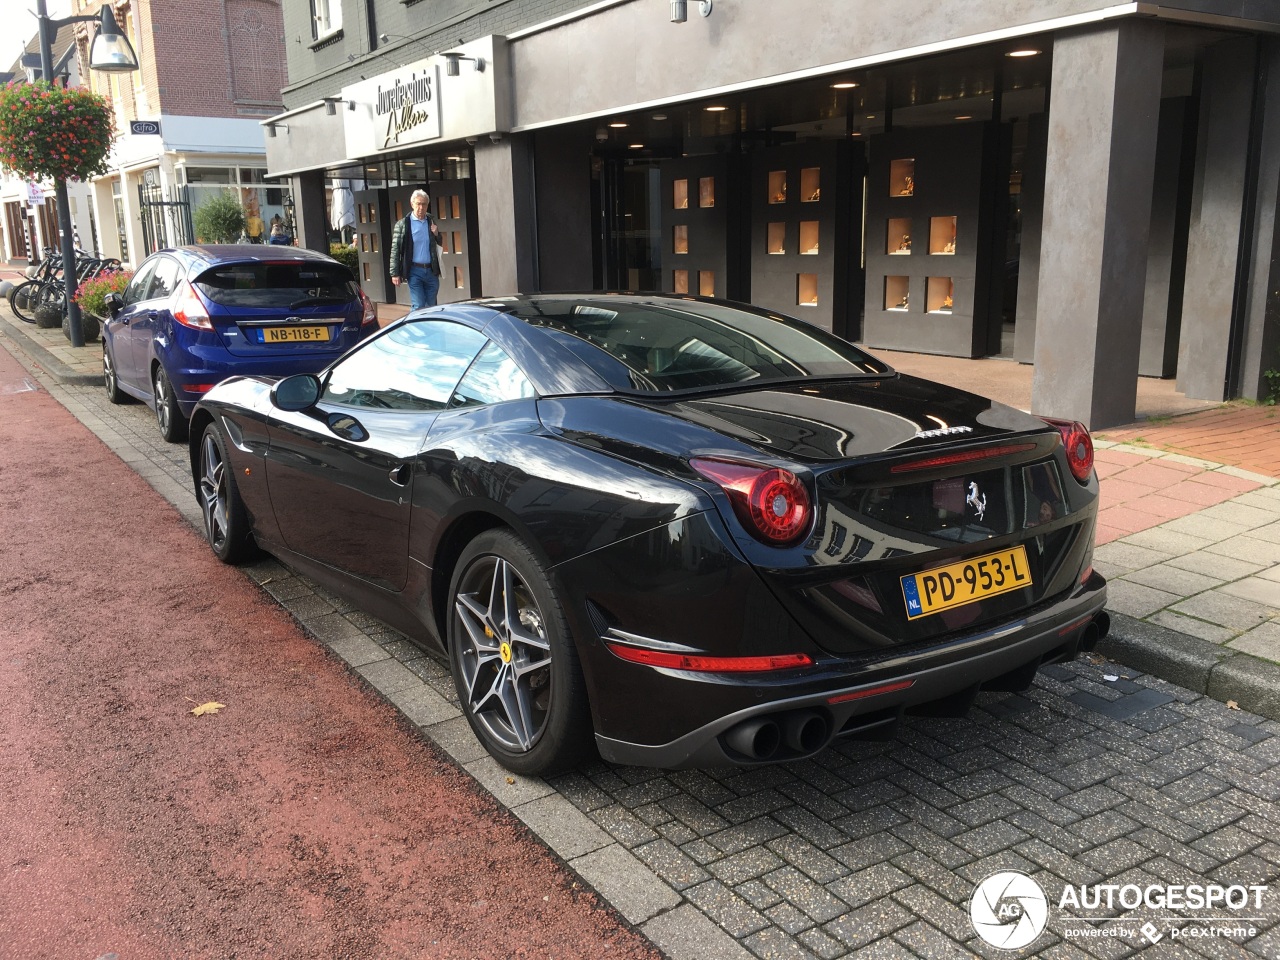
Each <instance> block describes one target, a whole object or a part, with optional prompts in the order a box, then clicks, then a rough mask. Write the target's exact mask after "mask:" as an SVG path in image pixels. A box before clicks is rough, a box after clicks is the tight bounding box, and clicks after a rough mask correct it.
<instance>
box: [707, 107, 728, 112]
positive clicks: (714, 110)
mask: <svg viewBox="0 0 1280 960" xmlns="http://www.w3.org/2000/svg"><path fill="white" fill-rule="evenodd" d="M705 109H706V111H707V113H723V112H724V111H725V110H728V109H729V108H728V107H715V106H713V107H707V108H705Z"/></svg>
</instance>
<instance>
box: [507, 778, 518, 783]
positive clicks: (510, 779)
mask: <svg viewBox="0 0 1280 960" xmlns="http://www.w3.org/2000/svg"><path fill="white" fill-rule="evenodd" d="M515 782H516V778H515V777H507V783H515Z"/></svg>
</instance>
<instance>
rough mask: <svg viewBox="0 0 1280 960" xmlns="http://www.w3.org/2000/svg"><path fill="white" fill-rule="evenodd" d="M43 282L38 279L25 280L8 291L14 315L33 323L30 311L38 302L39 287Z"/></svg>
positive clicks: (33, 318) (32, 314)
mask: <svg viewBox="0 0 1280 960" xmlns="http://www.w3.org/2000/svg"><path fill="white" fill-rule="evenodd" d="M42 286H43V284H42V283H41V282H40V281H39V280H27V281H25V282H23V283H20V284H18V285H17V286H16V287H14V288H13V289H12V290H10V291H9V306H10V307H12V308H13V312H14V315H15V316H16V317H17V318H18V319H19V320H22V321H24V322H26V323H35V322H36V318H35V314H34V313H32V311H33V310H35V308H36V306H37V305H39V303H40V289H41V287H42Z"/></svg>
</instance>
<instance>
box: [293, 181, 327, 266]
mask: <svg viewBox="0 0 1280 960" xmlns="http://www.w3.org/2000/svg"><path fill="white" fill-rule="evenodd" d="M290 179H291V181H292V185H293V218H294V221H295V224H294V226H295V228H296V229H297V231H298V236H297V238H296V239H297V242H298V246H300V247H306V248H307V249H309V250H319V251H320V252H321V253H328V252H329V211H328V209H326V207H325V202H324V171H323V170H307V171H305V172H304V173H297V174H294V175H293V177H291V178H290Z"/></svg>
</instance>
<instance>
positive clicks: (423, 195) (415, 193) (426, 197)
mask: <svg viewBox="0 0 1280 960" xmlns="http://www.w3.org/2000/svg"><path fill="white" fill-rule="evenodd" d="M419 197H421V198H422V199H423V200H426V201H427V202H428V203H430V202H431V194H429V193H427V191H425V190H415V191H413V193H411V194H409V202H410V203H413V201H415V200H417V199H418V198H419Z"/></svg>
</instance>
